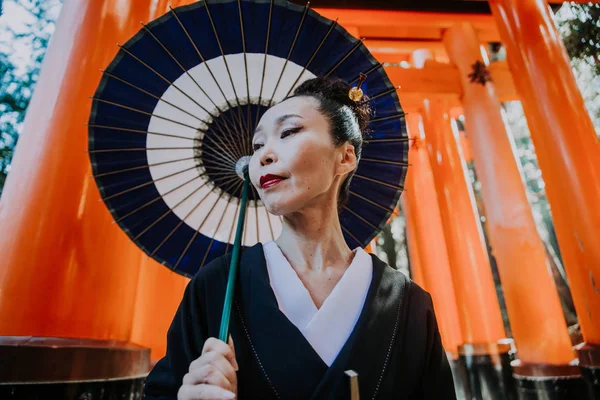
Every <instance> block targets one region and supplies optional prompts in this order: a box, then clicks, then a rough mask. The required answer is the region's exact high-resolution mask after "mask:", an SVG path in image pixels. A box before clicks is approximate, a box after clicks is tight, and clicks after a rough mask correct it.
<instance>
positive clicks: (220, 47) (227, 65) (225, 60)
mask: <svg viewBox="0 0 600 400" xmlns="http://www.w3.org/2000/svg"><path fill="white" fill-rule="evenodd" d="M204 8H205V9H206V14H207V15H208V19H209V21H210V25H211V26H212V29H213V32H214V34H215V39H217V45H218V46H219V50H220V51H221V57H223V62H224V63H225V69H226V70H227V76H228V77H229V83H230V84H231V88H232V89H233V94H234V96H235V101H236V103H237V111H238V114H239V117H240V121H242V115H241V109H240V108H241V104H240V99H239V97H238V94H237V90H235V85H234V84H233V77H232V76H231V71H230V70H229V63H228V62H227V58H226V57H225V52H224V51H223V46H222V45H221V39H220V38H219V34H218V32H217V27H216V26H215V23H214V21H213V19H212V15H211V13H210V9H209V8H208V3H207V2H206V1H204ZM232 114H233V113H232ZM240 128H242V132H243V128H244V127H242V126H240ZM245 128H246V132H248V130H249V128H248V121H246V126H245ZM242 140H244V143H245V137H244V136H243V135H242Z"/></svg>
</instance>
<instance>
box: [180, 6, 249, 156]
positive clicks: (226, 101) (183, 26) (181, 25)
mask: <svg viewBox="0 0 600 400" xmlns="http://www.w3.org/2000/svg"><path fill="white" fill-rule="evenodd" d="M169 9H170V10H171V14H173V16H174V17H175V19H176V20H177V22H178V23H179V26H180V27H181V29H182V30H183V32H184V33H185V35H186V36H187V38H188V40H189V41H190V43H191V45H192V46H193V47H194V50H196V53H198V56H199V57H200V59H201V60H202V62H203V63H204V65H205V66H206V69H207V70H208V73H209V74H210V76H211V77H212V78H213V81H214V82H215V84H216V85H217V88H218V89H219V91H220V92H221V95H222V96H223V99H225V103H226V104H227V106H228V107H229V108H233V106H232V105H231V103H230V102H229V100H228V99H227V96H225V92H224V91H223V88H222V87H221V85H220V84H219V81H217V78H216V77H215V75H214V74H213V72H212V69H211V68H210V66H209V65H208V63H207V62H206V59H205V58H204V56H203V55H202V53H201V52H200V49H198V46H196V42H194V39H192V37H191V36H190V34H189V32H188V30H187V28H186V27H185V25H184V24H183V22H182V21H181V20H180V19H179V16H178V15H177V13H176V12H175V10H174V9H173V8H172V7H170V6H169ZM209 100H210V101H211V102H212V103H213V105H214V106H215V107H216V108H217V110H219V112H220V113H221V114H223V110H221V108H220V107H219V106H217V104H216V103H215V102H214V101H213V100H212V99H211V98H210V97H209ZM232 115H233V113H232ZM224 120H225V121H227V122H228V120H227V118H224ZM232 123H233V124H234V125H236V124H237V128H238V129H240V130H243V127H242V124H241V122H240V121H239V120H238V121H232ZM232 130H234V129H232ZM234 143H235V141H234ZM239 152H240V154H243V151H241V150H240V151H239Z"/></svg>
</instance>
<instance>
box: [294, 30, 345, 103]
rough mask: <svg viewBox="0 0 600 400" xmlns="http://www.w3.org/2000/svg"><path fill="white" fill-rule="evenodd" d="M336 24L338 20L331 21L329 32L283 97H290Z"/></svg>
mask: <svg viewBox="0 0 600 400" xmlns="http://www.w3.org/2000/svg"><path fill="white" fill-rule="evenodd" d="M337 24H338V20H337V19H336V20H335V21H333V23H332V24H331V26H330V27H329V30H327V33H326V34H325V36H324V37H323V39H321V42H320V43H319V45H318V46H317V48H316V49H315V51H314V52H313V54H312V55H311V56H310V59H309V60H308V62H307V63H306V65H305V66H304V67H303V68H302V72H300V74H299V75H298V77H297V78H296V80H295V81H294V83H293V84H292V86H291V87H290V89H289V90H288V92H287V94H286V95H285V97H288V96H289V95H290V93H291V92H292V90H293V89H294V87H295V86H296V84H297V83H298V81H299V80H300V78H301V77H302V75H304V72H305V71H306V70H307V69H308V67H309V66H310V63H312V61H313V60H314V58H315V57H316V56H317V53H318V52H319V50H321V47H323V44H325V41H326V40H327V38H328V37H329V35H331V32H333V29H334V28H335V27H336V25H337Z"/></svg>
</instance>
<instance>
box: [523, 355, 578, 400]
mask: <svg viewBox="0 0 600 400" xmlns="http://www.w3.org/2000/svg"><path fill="white" fill-rule="evenodd" d="M512 366H513V373H514V378H515V381H516V382H517V390H518V392H519V400H537V399H545V400H573V399H578V400H579V399H581V400H585V399H588V393H587V387H586V385H585V382H584V380H583V378H582V377H581V373H580V371H579V367H578V366H577V365H539V364H522V363H521V362H520V361H518V360H517V361H514V362H513V363H512Z"/></svg>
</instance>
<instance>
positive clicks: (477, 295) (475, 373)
mask: <svg viewBox="0 0 600 400" xmlns="http://www.w3.org/2000/svg"><path fill="white" fill-rule="evenodd" d="M423 106H424V107H423V111H424V127H425V138H426V141H427V147H428V150H429V159H430V162H431V167H432V171H433V177H434V182H435V188H436V192H437V197H438V203H439V207H440V215H441V218H442V222H443V224H442V225H443V229H444V237H445V238H446V245H447V249H448V258H449V260H450V268H451V272H452V281H453V283H454V290H455V294H456V300H457V304H458V315H459V320H460V325H461V332H462V340H463V344H462V345H461V346H459V348H458V352H459V356H460V360H461V362H462V365H463V367H464V368H465V369H466V370H467V371H468V376H469V386H470V387H469V388H468V389H470V392H471V393H468V397H469V398H475V399H494V400H495V399H498V400H499V399H506V398H509V399H512V398H515V392H514V384H513V380H512V376H511V373H510V358H509V347H508V346H507V345H505V344H499V342H500V341H501V340H502V339H503V338H504V336H505V332H504V326H503V323H502V318H501V314H500V307H499V305H498V298H497V296H496V289H495V287H494V280H493V277H492V271H491V267H490V263H489V259H488V255H487V252H486V248H485V243H484V239H483V233H482V231H481V226H480V224H479V221H478V220H477V218H478V215H477V211H476V209H475V202H474V198H473V193H472V189H471V187H470V185H469V184H468V182H467V177H466V165H465V162H464V160H463V159H462V156H461V154H460V152H459V150H458V149H459V147H458V143H457V138H456V137H455V132H453V130H452V129H451V121H450V117H449V115H448V112H447V104H446V102H445V101H444V100H440V99H430V100H425V101H424V104H423ZM456 133H457V132H456Z"/></svg>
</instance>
